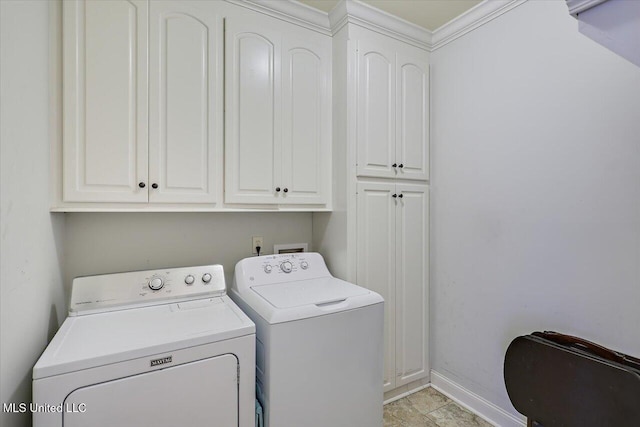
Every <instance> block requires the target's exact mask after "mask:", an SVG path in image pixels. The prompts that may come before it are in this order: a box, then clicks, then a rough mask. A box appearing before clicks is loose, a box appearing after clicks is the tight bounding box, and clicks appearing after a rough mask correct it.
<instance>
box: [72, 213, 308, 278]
mask: <svg viewBox="0 0 640 427" xmlns="http://www.w3.org/2000/svg"><path fill="white" fill-rule="evenodd" d="M251 236H262V237H264V245H265V247H264V248H263V250H262V254H268V253H269V254H270V253H273V245H274V243H308V244H309V248H311V243H312V242H311V213H288V212H287V213H285V212H274V213H270V212H268V213H265V212H260V213H246V212H242V213H226V212H225V213H221V212H220V213H218V212H216V213H164V212H163V213H73V214H67V221H66V233H65V255H66V257H65V277H66V280H65V283H66V285H67V286H70V285H71V280H72V279H73V278H74V277H78V276H83V275H92V274H103V273H114V272H119V271H129V270H142V269H154V268H163V267H180V266H190V265H204V264H213V263H216V264H222V265H223V266H224V270H225V276H226V277H227V286H231V279H232V277H233V270H234V268H235V265H236V262H238V261H240V260H241V259H242V258H245V257H250V256H252V255H251Z"/></svg>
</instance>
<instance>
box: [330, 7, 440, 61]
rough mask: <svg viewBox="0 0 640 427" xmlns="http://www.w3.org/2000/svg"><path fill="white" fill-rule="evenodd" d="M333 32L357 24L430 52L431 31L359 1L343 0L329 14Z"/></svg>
mask: <svg viewBox="0 0 640 427" xmlns="http://www.w3.org/2000/svg"><path fill="white" fill-rule="evenodd" d="M329 23H330V26H331V31H332V33H333V34H336V33H337V32H338V31H340V29H341V28H342V27H344V26H345V25H346V24H356V25H359V26H361V27H365V28H367V29H370V30H372V31H375V32H378V33H381V34H384V35H387V36H389V37H393V38H395V39H398V40H401V41H404V42H406V43H409V44H412V45H414V46H417V47H420V48H422V49H426V50H429V45H430V43H431V31H429V30H427V29H424V28H422V27H420V26H418V25H416V24H413V23H411V22H409V21H405V20H404V19H402V18H398V17H397V16H394V15H391V14H390V13H387V12H384V11H382V10H380V9H377V8H375V7H372V6H369V5H368V4H365V3H362V2H361V1H359V0H342V1H341V2H340V3H338V4H337V5H336V6H335V7H334V8H333V9H332V10H331V12H329Z"/></svg>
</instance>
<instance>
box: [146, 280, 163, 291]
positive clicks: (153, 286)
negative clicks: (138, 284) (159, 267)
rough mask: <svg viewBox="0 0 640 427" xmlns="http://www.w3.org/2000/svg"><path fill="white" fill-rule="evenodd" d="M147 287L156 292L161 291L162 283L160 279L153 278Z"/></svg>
mask: <svg viewBox="0 0 640 427" xmlns="http://www.w3.org/2000/svg"><path fill="white" fill-rule="evenodd" d="M148 285H149V289H152V290H154V291H157V290H159V289H162V287H163V286H164V282H163V281H162V279H161V278H160V277H154V278H153V279H151V280H149V283H148Z"/></svg>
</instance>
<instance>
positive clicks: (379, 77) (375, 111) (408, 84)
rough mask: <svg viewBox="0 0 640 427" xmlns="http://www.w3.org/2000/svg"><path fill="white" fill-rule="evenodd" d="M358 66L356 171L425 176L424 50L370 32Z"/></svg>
mask: <svg viewBox="0 0 640 427" xmlns="http://www.w3.org/2000/svg"><path fill="white" fill-rule="evenodd" d="M357 66H358V82H357V94H358V101H357V103H358V107H357V118H356V121H357V168H356V169H357V171H356V172H357V175H358V176H365V177H379V178H404V179H415V180H428V178H429V125H428V120H429V78H428V72H429V69H428V64H427V53H426V52H425V51H424V50H422V49H419V48H414V47H412V46H409V45H406V44H405V43H401V42H398V41H396V40H393V39H391V38H389V37H384V36H380V35H376V34H373V33H372V34H370V35H368V36H367V37H366V38H362V39H360V40H358V41H357Z"/></svg>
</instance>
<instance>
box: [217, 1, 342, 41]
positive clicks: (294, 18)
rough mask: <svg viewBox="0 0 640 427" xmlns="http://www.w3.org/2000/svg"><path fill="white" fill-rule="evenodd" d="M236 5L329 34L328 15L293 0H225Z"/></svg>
mask: <svg viewBox="0 0 640 427" xmlns="http://www.w3.org/2000/svg"><path fill="white" fill-rule="evenodd" d="M226 1H227V2H228V3H232V4H235V5H238V6H242V7H245V8H247V9H251V10H254V11H256V12H260V13H263V14H265V15H269V16H272V17H274V18H278V19H282V20H283V21H287V22H291V23H292V24H295V25H299V26H301V27H304V28H308V29H310V30H313V31H317V32H319V33H321V34H325V35H327V36H331V35H332V33H331V28H330V26H329V15H328V14H327V13H326V12H323V11H321V10H318V9H316V8H313V7H311V6H307V5H306V4H303V3H300V2H298V1H295V0H226Z"/></svg>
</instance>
